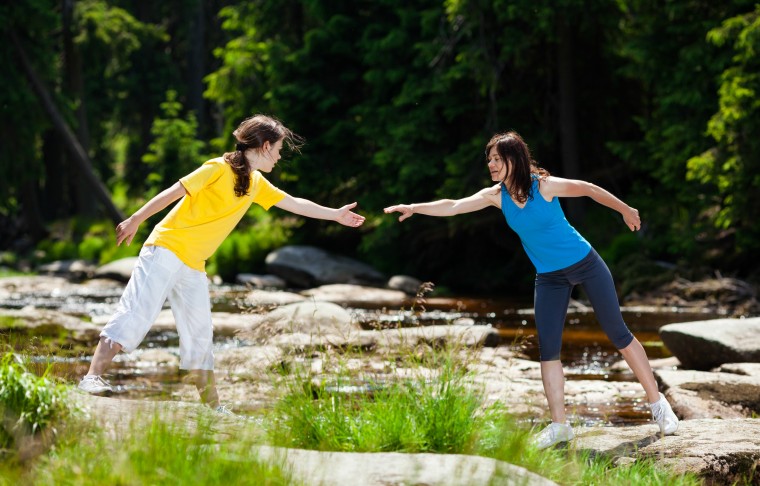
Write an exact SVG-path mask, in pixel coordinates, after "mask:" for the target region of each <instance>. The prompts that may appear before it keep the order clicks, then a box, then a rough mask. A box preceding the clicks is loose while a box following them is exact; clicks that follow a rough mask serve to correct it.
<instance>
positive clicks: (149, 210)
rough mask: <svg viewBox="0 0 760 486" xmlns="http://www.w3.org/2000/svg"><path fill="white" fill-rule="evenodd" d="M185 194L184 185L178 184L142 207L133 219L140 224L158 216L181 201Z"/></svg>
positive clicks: (133, 215)
mask: <svg viewBox="0 0 760 486" xmlns="http://www.w3.org/2000/svg"><path fill="white" fill-rule="evenodd" d="M185 194H186V192H185V188H184V187H183V186H182V184H180V183H179V182H177V183H175V184H174V185H173V186H171V187H170V188H168V189H165V190H163V191H162V192H160V193H158V194H157V195H156V196H154V197H153V198H152V199H151V200H150V201H148V202H147V203H145V204H144V205H143V207H141V208H140V209H138V210H137V211H135V212H134V214H132V216H131V218H132V219H133V220H134V221H135V222H136V223H137V224H140V223H142V222H143V221H145V220H146V219H148V218H150V217H151V216H153V215H154V214H156V213H157V212H159V211H161V210H162V209H164V208H166V207H167V206H168V205H170V204H171V203H173V202H174V201H176V200H177V199H180V198H181V197H182V196H184V195H185Z"/></svg>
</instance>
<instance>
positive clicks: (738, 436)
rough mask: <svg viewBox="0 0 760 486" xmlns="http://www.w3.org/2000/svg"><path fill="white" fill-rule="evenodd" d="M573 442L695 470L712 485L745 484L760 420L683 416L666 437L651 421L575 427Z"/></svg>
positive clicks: (758, 455)
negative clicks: (648, 423) (640, 424)
mask: <svg viewBox="0 0 760 486" xmlns="http://www.w3.org/2000/svg"><path fill="white" fill-rule="evenodd" d="M572 447H575V448H577V449H579V450H581V451H588V452H590V453H591V454H594V455H600V454H601V455H605V456H608V457H610V458H613V459H614V458H616V457H634V458H649V459H652V460H654V461H655V464H657V465H660V466H662V467H665V468H668V469H670V470H671V471H673V472H676V473H685V472H692V473H695V474H698V475H699V476H701V477H702V478H703V479H705V480H707V481H708V482H710V484H736V483H737V482H738V483H743V482H744V481H745V480H746V479H747V478H748V477H750V475H751V474H752V472H753V471H754V470H755V469H756V468H758V467H760V420H756V419H732V420H716V419H702V420H683V421H681V424H680V426H679V428H678V432H676V434H675V435H672V436H666V437H660V434H659V429H658V428H657V426H656V425H654V424H653V425H642V426H638V427H595V428H579V429H576V439H575V440H574V441H573V442H572ZM755 474H756V473H755Z"/></svg>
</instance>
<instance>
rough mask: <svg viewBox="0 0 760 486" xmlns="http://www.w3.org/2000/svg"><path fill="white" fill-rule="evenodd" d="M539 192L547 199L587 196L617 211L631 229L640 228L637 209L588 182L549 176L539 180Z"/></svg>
mask: <svg viewBox="0 0 760 486" xmlns="http://www.w3.org/2000/svg"><path fill="white" fill-rule="evenodd" d="M540 192H541V195H542V196H544V198H546V199H548V200H551V199H552V198H553V197H555V196H556V197H580V196H588V197H590V198H591V199H593V200H594V201H596V202H598V203H599V204H601V205H603V206H607V207H608V208H610V209H614V210H615V211H617V212H619V213H620V214H621V215H622V216H623V221H624V222H625V224H626V225H627V226H628V228H630V230H631V231H635V230H638V229H641V218H640V217H639V211H638V209H636V208H632V207H631V206H629V205H627V204H626V203H624V202H623V201H621V200H620V199H618V198H617V197H615V196H613V195H612V194H611V193H610V192H609V191H607V190H605V189H602V188H601V187H599V186H597V185H595V184H592V183H590V182H586V181H581V180H578V179H563V178H561V177H554V176H549V177H547V178H546V179H544V180H542V181H541V188H540Z"/></svg>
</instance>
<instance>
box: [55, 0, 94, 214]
mask: <svg viewBox="0 0 760 486" xmlns="http://www.w3.org/2000/svg"><path fill="white" fill-rule="evenodd" d="M61 17H62V20H63V73H64V78H63V79H64V84H63V86H64V90H65V92H66V93H67V94H69V95H70V96H71V98H72V99H73V100H74V101H75V103H76V111H75V113H76V119H77V127H76V128H77V132H76V134H77V138H78V139H79V143H80V144H81V145H82V149H83V150H84V152H85V153H89V148H90V131H89V129H88V126H87V113H86V110H85V99H84V82H83V80H82V60H81V57H80V56H79V52H78V51H77V49H76V46H75V45H74V39H73V34H72V21H73V18H74V0H63V1H62V4H61ZM69 184H70V185H71V189H72V190H71V192H72V193H73V194H72V195H73V197H74V201H75V202H76V209H77V212H78V213H81V214H85V215H87V216H95V214H96V208H97V204H96V201H95V197H94V195H93V193H92V191H88V190H87V182H86V181H85V180H84V178H82V177H71V178H70V179H69Z"/></svg>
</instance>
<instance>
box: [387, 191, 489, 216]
mask: <svg viewBox="0 0 760 486" xmlns="http://www.w3.org/2000/svg"><path fill="white" fill-rule="evenodd" d="M498 196H499V192H498V186H494V187H487V188H485V189H483V190H481V191H479V192H477V193H475V194H473V195H472V196H468V197H465V198H462V199H439V200H438V201H431V202H426V203H414V204H397V205H395V206H388V207H387V208H385V212H386V213H394V212H396V213H401V216H399V218H398V220H399V221H403V220H405V219H406V218H409V217H411V216H412V215H413V214H424V215H426V216H455V215H457V214H463V213H471V212H473V211H480V210H481V209H483V208H486V207H488V206H497V207H498V206H499V205H500V201H499V199H498Z"/></svg>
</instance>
